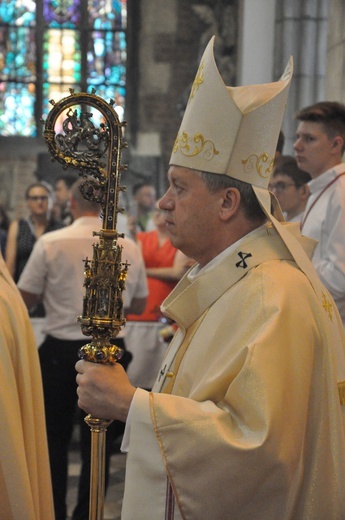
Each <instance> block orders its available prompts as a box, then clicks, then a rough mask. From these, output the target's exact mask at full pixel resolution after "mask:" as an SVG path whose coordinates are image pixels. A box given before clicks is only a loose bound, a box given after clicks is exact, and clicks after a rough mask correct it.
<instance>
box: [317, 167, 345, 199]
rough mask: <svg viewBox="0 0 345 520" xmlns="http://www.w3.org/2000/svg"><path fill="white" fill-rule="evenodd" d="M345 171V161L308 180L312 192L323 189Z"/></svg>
mask: <svg viewBox="0 0 345 520" xmlns="http://www.w3.org/2000/svg"><path fill="white" fill-rule="evenodd" d="M343 171H345V163H340V164H337V165H336V166H334V167H333V168H331V169H330V170H327V171H326V172H324V173H322V174H321V175H319V177H316V178H315V179H312V180H311V181H309V182H308V186H309V190H310V193H312V194H313V193H318V192H319V191H321V190H323V189H324V188H325V187H326V186H327V184H329V183H330V182H331V181H332V180H333V179H334V178H335V177H336V176H337V175H339V173H342V172H343Z"/></svg>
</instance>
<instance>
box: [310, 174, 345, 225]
mask: <svg viewBox="0 0 345 520" xmlns="http://www.w3.org/2000/svg"><path fill="white" fill-rule="evenodd" d="M342 175H345V172H343V173H339V175H337V176H336V177H335V178H334V179H332V180H331V182H329V183H328V184H327V186H325V187H324V189H323V190H322V191H321V193H319V195H318V196H317V197H316V199H315V200H314V202H313V203H312V205H311V206H310V208H309V209H308V211H307V213H306V214H305V216H304V218H303V220H302V222H301V231H302V228H303V226H304V224H305V221H306V220H307V218H308V215H309V213H310V212H311V210H312V209H313V207H314V206H315V204H316V203H317V201H318V200H319V198H320V197H321V195H323V194H324V193H325V191H326V190H328V188H329V187H330V186H332V184H334V183H335V181H337V180H338V179H339V177H341V176H342Z"/></svg>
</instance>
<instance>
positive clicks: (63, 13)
mask: <svg viewBox="0 0 345 520" xmlns="http://www.w3.org/2000/svg"><path fill="white" fill-rule="evenodd" d="M43 17H44V20H45V22H46V24H47V25H48V26H49V27H52V28H53V27H59V28H60V29H62V28H69V29H71V28H76V27H77V26H78V25H79V24H80V0H74V1H73V0H43Z"/></svg>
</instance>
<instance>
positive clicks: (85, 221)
mask: <svg viewBox="0 0 345 520" xmlns="http://www.w3.org/2000/svg"><path fill="white" fill-rule="evenodd" d="M93 222H94V224H95V226H96V229H95V231H99V230H100V229H101V227H102V220H101V219H100V217H96V216H94V217H92V216H85V217H79V218H77V219H75V220H74V221H73V222H72V224H71V226H74V227H76V226H89V225H90V224H92V223H93ZM97 228H98V229H97Z"/></svg>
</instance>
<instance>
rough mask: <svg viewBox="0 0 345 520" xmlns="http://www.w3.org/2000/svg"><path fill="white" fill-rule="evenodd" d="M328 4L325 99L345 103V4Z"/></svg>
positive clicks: (335, 0) (340, 1) (334, 1)
mask: <svg viewBox="0 0 345 520" xmlns="http://www.w3.org/2000/svg"><path fill="white" fill-rule="evenodd" d="M329 3H330V7H329V31H328V38H327V76H326V98H327V99H328V100H329V101H341V102H342V103H345V40H344V24H345V4H344V1H343V0H330V2H329Z"/></svg>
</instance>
